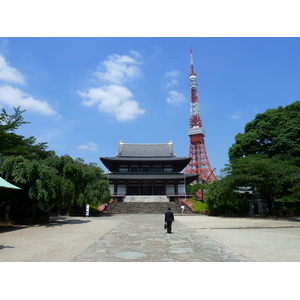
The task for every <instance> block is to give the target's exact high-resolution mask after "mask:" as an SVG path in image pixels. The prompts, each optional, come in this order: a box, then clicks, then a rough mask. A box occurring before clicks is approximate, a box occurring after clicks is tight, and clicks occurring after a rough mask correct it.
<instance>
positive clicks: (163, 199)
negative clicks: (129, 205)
mask: <svg viewBox="0 0 300 300" xmlns="http://www.w3.org/2000/svg"><path fill="white" fill-rule="evenodd" d="M124 202H169V199H168V197H167V196H166V195H164V196H159V195H157V196H152V195H151V196H150V195H149V196H147V195H145V196H134V195H130V196H126V197H125V199H124Z"/></svg>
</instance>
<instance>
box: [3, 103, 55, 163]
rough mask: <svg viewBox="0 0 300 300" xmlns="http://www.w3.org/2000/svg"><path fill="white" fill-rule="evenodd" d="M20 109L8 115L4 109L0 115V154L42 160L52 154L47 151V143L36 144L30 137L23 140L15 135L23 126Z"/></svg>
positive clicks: (20, 136)
mask: <svg viewBox="0 0 300 300" xmlns="http://www.w3.org/2000/svg"><path fill="white" fill-rule="evenodd" d="M24 112H25V110H21V109H20V107H18V108H14V113H13V114H8V113H7V112H6V110H5V109H4V108H2V112H1V113H0V153H1V154H2V155H16V156H18V155H22V156H24V157H26V158H31V159H44V158H46V157H47V156H49V155H52V154H53V151H47V150H46V149H47V148H48V146H47V143H36V138H35V137H33V136H30V137H29V138H25V137H24V136H22V135H18V134H16V130H17V129H18V128H19V127H20V126H21V125H23V124H28V123H29V122H26V121H24V118H23V115H22V114H23V113H24Z"/></svg>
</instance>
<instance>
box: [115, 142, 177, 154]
mask: <svg viewBox="0 0 300 300" xmlns="http://www.w3.org/2000/svg"><path fill="white" fill-rule="evenodd" d="M117 156H118V157H174V156H175V154H174V147H173V144H172V142H169V143H167V144H127V143H126V144H125V143H123V142H120V144H119V148H118V153H117Z"/></svg>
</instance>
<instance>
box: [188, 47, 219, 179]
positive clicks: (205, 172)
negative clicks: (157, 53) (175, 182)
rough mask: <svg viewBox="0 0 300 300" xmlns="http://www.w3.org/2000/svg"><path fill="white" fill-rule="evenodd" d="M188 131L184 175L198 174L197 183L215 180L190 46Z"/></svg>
mask: <svg viewBox="0 0 300 300" xmlns="http://www.w3.org/2000/svg"><path fill="white" fill-rule="evenodd" d="M190 63H191V74H190V77H189V79H190V129H189V130H188V135H189V137H190V147H189V154H188V157H190V158H191V160H190V163H189V164H188V165H187V167H186V168H185V169H184V173H186V174H198V175H199V177H198V182H199V181H202V182H203V183H206V182H207V181H212V180H216V179H217V178H216V176H215V174H214V172H213V170H212V168H211V166H210V163H209V161H208V156H207V153H206V148H205V144H204V137H205V131H204V129H203V127H202V119H201V115H200V106H199V102H198V94H197V76H196V73H195V71H194V62H193V51H192V45H191V48H190Z"/></svg>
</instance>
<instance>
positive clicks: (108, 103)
mask: <svg viewBox="0 0 300 300" xmlns="http://www.w3.org/2000/svg"><path fill="white" fill-rule="evenodd" d="M77 93H78V94H79V95H80V96H81V97H83V98H85V100H83V102H82V103H83V105H85V106H93V105H98V109H99V110H100V111H103V112H105V113H108V114H111V115H113V116H114V117H115V118H116V119H117V120H118V121H129V120H133V119H134V118H136V117H137V116H138V115H142V114H144V112H145V111H144V110H143V109H141V108H140V107H139V104H138V102H137V101H135V100H134V99H133V95H132V93H131V91H130V90H128V89H127V88H126V87H124V86H120V85H107V86H103V87H98V88H90V89H89V90H88V92H80V91H77Z"/></svg>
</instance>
